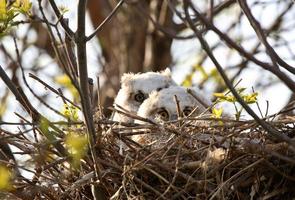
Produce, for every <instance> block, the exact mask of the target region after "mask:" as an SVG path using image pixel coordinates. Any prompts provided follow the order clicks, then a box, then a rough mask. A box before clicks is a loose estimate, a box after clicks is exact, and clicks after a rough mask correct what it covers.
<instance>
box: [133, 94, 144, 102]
mask: <svg viewBox="0 0 295 200" xmlns="http://www.w3.org/2000/svg"><path fill="white" fill-rule="evenodd" d="M134 100H135V101H137V102H139V103H142V102H143V101H144V100H145V96H144V94H143V93H142V92H138V93H137V94H135V95H134Z"/></svg>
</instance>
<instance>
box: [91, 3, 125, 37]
mask: <svg viewBox="0 0 295 200" xmlns="http://www.w3.org/2000/svg"><path fill="white" fill-rule="evenodd" d="M123 3H124V0H120V1H119V3H118V4H117V5H116V7H115V8H114V9H113V10H112V12H111V13H110V14H109V15H108V16H107V17H106V18H105V19H104V20H103V21H102V22H101V24H100V25H99V26H98V27H97V28H96V29H95V30H94V31H93V33H91V34H90V35H89V36H88V37H86V41H89V40H91V39H92V38H93V37H94V36H95V35H96V34H97V33H98V32H99V31H100V30H101V29H102V27H103V26H104V25H105V24H106V23H107V22H108V21H110V20H111V19H112V17H113V15H114V14H115V13H116V12H117V10H119V8H120V7H121V6H122V5H123Z"/></svg>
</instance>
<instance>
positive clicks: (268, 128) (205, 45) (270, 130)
mask: <svg viewBox="0 0 295 200" xmlns="http://www.w3.org/2000/svg"><path fill="white" fill-rule="evenodd" d="M189 5H190V8H192V9H194V7H193V5H192V4H191V2H190V3H189V2H187V1H184V5H183V9H184V12H185V19H183V17H181V16H180V17H181V18H182V19H183V20H184V22H187V24H188V26H189V27H190V28H191V29H192V30H193V31H194V33H195V34H196V36H197V38H198V39H199V42H200V43H201V46H202V48H203V50H204V51H206V53H207V54H208V56H209V58H210V59H211V61H212V62H213V63H214V65H215V67H216V69H217V70H218V72H219V73H220V75H221V77H222V78H223V80H224V82H225V84H226V85H227V87H228V88H229V89H230V91H231V92H232V94H233V95H234V96H235V98H236V99H237V100H238V102H239V103H240V104H241V105H242V106H243V108H244V109H245V110H246V111H247V112H248V113H249V114H250V115H251V116H252V117H253V118H254V119H255V121H256V122H257V123H259V124H260V125H261V126H262V127H263V128H264V129H265V130H266V131H267V132H268V133H269V134H270V135H271V136H273V137H275V138H276V139H278V140H280V141H284V142H287V143H288V144H290V145H292V146H293V147H295V142H294V141H293V140H291V139H290V138H289V137H288V136H286V135H284V134H281V133H280V132H279V131H278V130H277V129H275V128H273V127H272V126H271V125H270V124H268V123H267V122H265V121H264V120H261V119H260V118H259V117H258V116H257V115H256V114H255V112H254V111H253V110H252V109H251V108H250V107H249V106H248V104H246V103H245V101H244V100H243V99H242V98H241V97H240V95H239V94H238V93H237V91H236V90H235V88H234V87H233V85H232V83H231V82H230V80H229V79H228V77H227V75H226V74H225V72H224V70H223V69H222V66H221V65H220V64H219V62H218V61H217V59H216V58H215V56H214V55H213V52H212V51H211V50H210V47H209V45H208V43H207V42H206V40H205V39H204V38H203V36H202V35H201V33H200V32H199V31H198V30H197V28H196V27H195V26H194V24H193V21H192V20H191V18H190V15H189V13H188V7H189ZM194 10H195V9H194Z"/></svg>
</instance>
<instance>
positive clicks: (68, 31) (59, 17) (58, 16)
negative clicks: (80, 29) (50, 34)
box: [49, 0, 74, 37]
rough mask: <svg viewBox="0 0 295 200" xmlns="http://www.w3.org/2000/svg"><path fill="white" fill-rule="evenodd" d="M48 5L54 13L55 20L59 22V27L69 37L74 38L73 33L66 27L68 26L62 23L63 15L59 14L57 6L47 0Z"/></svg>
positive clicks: (52, 0)
mask: <svg viewBox="0 0 295 200" xmlns="http://www.w3.org/2000/svg"><path fill="white" fill-rule="evenodd" d="M49 3H50V5H51V7H52V9H53V11H54V13H55V15H56V16H57V18H58V19H59V21H60V24H61V26H62V27H63V28H64V30H65V32H66V33H67V34H68V35H69V36H70V37H73V36H74V32H73V31H72V30H71V29H70V27H69V26H68V24H67V23H66V22H65V21H64V18H63V15H62V14H61V13H60V12H59V9H58V7H57V5H56V4H55V2H54V0H49Z"/></svg>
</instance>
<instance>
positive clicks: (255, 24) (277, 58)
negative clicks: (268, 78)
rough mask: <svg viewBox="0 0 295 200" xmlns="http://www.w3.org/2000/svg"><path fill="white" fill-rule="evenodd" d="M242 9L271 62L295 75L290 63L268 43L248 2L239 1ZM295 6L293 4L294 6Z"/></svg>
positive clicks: (245, 0)
mask: <svg viewBox="0 0 295 200" xmlns="http://www.w3.org/2000/svg"><path fill="white" fill-rule="evenodd" d="M238 2H239V4H240V7H241V9H242V10H243V12H244V13H245V15H246V16H247V18H248V20H249V22H250V24H251V26H252V27H253V29H254V31H255V32H256V35H257V36H258V38H259V39H260V41H261V42H262V44H263V45H264V46H265V48H266V52H267V53H268V55H269V57H270V58H271V60H273V62H274V63H278V64H279V65H281V66H282V67H284V68H285V69H286V70H288V71H289V72H291V73H292V74H295V68H294V67H292V66H290V65H289V64H288V63H286V62H285V61H284V60H282V59H281V58H280V56H279V55H278V54H277V53H276V52H275V50H274V49H273V48H272V47H271V45H270V44H269V43H268V41H267V38H266V36H265V34H264V32H263V30H262V28H261V26H260V24H259V22H258V21H257V20H256V19H255V17H254V16H253V15H252V13H251V11H250V9H249V7H248V5H247V0H238ZM292 5H293V4H292Z"/></svg>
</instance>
